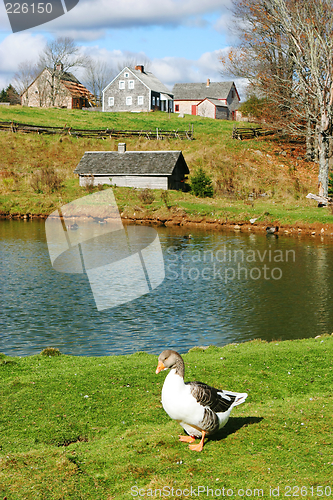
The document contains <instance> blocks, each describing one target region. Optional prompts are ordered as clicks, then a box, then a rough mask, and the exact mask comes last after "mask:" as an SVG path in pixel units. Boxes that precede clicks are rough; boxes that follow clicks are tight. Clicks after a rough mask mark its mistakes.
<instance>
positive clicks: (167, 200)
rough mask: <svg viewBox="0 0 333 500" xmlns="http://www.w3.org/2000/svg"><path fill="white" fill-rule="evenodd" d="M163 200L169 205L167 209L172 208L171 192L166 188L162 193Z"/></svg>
mask: <svg viewBox="0 0 333 500" xmlns="http://www.w3.org/2000/svg"><path fill="white" fill-rule="evenodd" d="M161 200H162V201H163V203H164V205H165V206H166V207H167V209H168V210H169V209H170V200H169V193H168V191H166V190H164V191H162V193H161Z"/></svg>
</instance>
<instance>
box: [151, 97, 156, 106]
mask: <svg viewBox="0 0 333 500" xmlns="http://www.w3.org/2000/svg"><path fill="white" fill-rule="evenodd" d="M151 103H152V105H153V106H155V96H154V95H153V97H152V99H151Z"/></svg>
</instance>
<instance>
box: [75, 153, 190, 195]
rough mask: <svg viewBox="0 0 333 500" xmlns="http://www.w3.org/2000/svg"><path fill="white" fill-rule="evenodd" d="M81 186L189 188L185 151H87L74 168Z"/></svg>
mask: <svg viewBox="0 0 333 500" xmlns="http://www.w3.org/2000/svg"><path fill="white" fill-rule="evenodd" d="M74 173H75V174H78V175H79V177H80V186H86V185H87V184H89V183H93V184H94V185H95V186H97V185H98V184H109V185H116V186H124V187H135V188H152V189H179V190H184V189H185V179H186V175H187V174H189V173H190V172H189V169H188V166H187V164H186V161H185V158H184V156H183V154H182V152H181V151H126V144H124V143H122V144H119V145H118V151H87V152H86V153H84V155H83V157H82V158H81V160H80V163H79V164H78V166H77V167H76V169H75V170H74Z"/></svg>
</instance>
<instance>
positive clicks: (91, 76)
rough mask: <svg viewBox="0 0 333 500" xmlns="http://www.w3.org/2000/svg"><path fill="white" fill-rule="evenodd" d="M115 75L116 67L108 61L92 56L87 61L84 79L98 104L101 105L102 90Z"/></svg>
mask: <svg viewBox="0 0 333 500" xmlns="http://www.w3.org/2000/svg"><path fill="white" fill-rule="evenodd" d="M115 76H116V71H115V69H114V68H112V67H111V66H110V65H108V64H107V63H106V62H104V61H98V60H95V59H92V58H90V59H89V60H88V61H87V64H86V70H85V73H84V76H83V81H84V83H85V85H86V87H87V88H88V89H89V90H90V91H91V92H92V94H94V96H95V101H96V104H98V105H101V102H102V92H103V90H104V89H105V87H106V86H107V84H108V83H110V81H111V80H112V79H113V78H114V77H115Z"/></svg>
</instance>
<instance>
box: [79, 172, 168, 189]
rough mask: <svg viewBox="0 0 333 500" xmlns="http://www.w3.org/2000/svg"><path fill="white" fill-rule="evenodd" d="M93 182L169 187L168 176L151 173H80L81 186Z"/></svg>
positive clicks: (157, 187) (135, 186)
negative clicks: (89, 174) (107, 174)
mask: <svg viewBox="0 0 333 500" xmlns="http://www.w3.org/2000/svg"><path fill="white" fill-rule="evenodd" d="M90 183H92V184H93V185H94V186H98V185H99V184H108V185H116V186H120V187H134V188H141V189H143V188H151V189H168V177H167V176H150V175H142V176H139V175H113V176H111V175H110V176H106V175H94V176H84V175H80V186H86V185H89V184H90Z"/></svg>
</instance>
